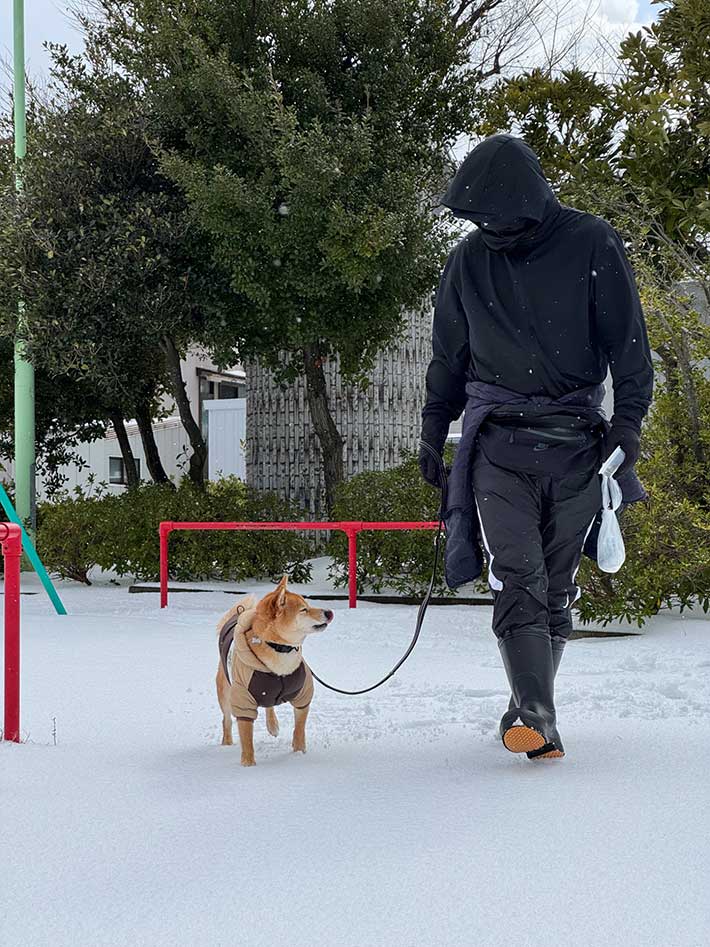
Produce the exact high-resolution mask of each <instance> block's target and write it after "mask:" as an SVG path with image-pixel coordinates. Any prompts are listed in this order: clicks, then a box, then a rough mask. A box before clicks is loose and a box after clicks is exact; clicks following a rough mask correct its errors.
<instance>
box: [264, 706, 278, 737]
mask: <svg viewBox="0 0 710 947" xmlns="http://www.w3.org/2000/svg"><path fill="white" fill-rule="evenodd" d="M266 729H267V730H268V731H269V733H270V734H271V736H272V737H277V736H278V735H279V720H278V717H277V716H276V713H275V711H274V710H273V708H272V707H269V708H268V709H267V711H266Z"/></svg>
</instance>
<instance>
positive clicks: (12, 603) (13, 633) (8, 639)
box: [0, 523, 22, 743]
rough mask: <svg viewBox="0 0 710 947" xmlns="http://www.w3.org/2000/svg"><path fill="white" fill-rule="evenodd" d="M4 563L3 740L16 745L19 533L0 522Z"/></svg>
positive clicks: (17, 738)
mask: <svg viewBox="0 0 710 947" xmlns="http://www.w3.org/2000/svg"><path fill="white" fill-rule="evenodd" d="M0 547H2V555H3V559H4V561H5V610H4V611H5V718H4V724H3V739H5V740H12V742H13V743H19V742H20V557H21V556H22V530H21V529H20V527H19V526H16V525H15V524H14V523H0Z"/></svg>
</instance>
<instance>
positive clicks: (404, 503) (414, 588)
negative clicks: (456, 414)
mask: <svg viewBox="0 0 710 947" xmlns="http://www.w3.org/2000/svg"><path fill="white" fill-rule="evenodd" d="M451 459H452V451H451V448H449V447H447V448H446V460H447V462H448V463H450V462H451ZM438 511H439V491H438V490H435V489H433V488H432V487H430V486H429V485H428V484H426V483H425V482H424V481H423V480H422V477H421V474H420V473H419V465H418V463H417V458H416V455H413V454H404V461H403V463H401V464H400V465H399V466H397V467H393V468H391V469H390V470H384V471H374V472H366V473H361V474H358V475H357V476H355V477H352V478H351V479H350V480H348V481H347V483H344V484H341V486H340V487H339V488H338V492H337V496H336V503H335V508H334V509H333V513H332V518H333V519H334V520H373V521H374V520H436V519H437V518H438ZM357 542H358V556H357V585H358V591H359V592H365V591H373V592H376V593H377V592H381V591H382V589H383V588H384V587H389V588H393V589H395V590H396V591H398V592H400V593H402V594H406V595H422V594H423V593H424V591H425V590H426V588H427V587H428V585H429V580H430V578H431V570H432V565H433V561H434V532H433V531H432V530H409V531H404V530H392V531H385V530H383V531H381V532H379V531H378V532H374V531H373V532H370V533H367V532H362V533H359V534H358V541H357ZM444 543H445V540H444V542H442V549H443V547H444ZM327 551H328V554H329V555H330V556H332V558H333V563H332V565H331V567H330V572H329V575H330V578H331V579H332V580H333V581H334V582H335V584H336V585H338V586H343V585H346V584H347V581H348V549H347V540H346V538H345V536H344V535H343V534H342V533H333V536H332V539H331V541H330V543H329V544H328V550H327ZM435 591H436V592H437V593H438V594H442V595H453V594H455V593H452V592H451V591H450V590H449V589H448V588H447V586H446V584H445V582H444V579H443V567H440V568H439V575H438V581H437V583H436V586H435Z"/></svg>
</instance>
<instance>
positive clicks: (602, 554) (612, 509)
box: [597, 447, 626, 572]
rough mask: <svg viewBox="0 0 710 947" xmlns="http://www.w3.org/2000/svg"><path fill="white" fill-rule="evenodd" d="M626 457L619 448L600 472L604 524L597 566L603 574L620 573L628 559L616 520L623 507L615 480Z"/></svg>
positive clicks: (619, 489) (599, 542) (598, 549)
mask: <svg viewBox="0 0 710 947" xmlns="http://www.w3.org/2000/svg"><path fill="white" fill-rule="evenodd" d="M624 457H625V454H624V452H623V450H622V449H621V448H620V447H617V448H616V450H615V451H614V452H613V454H612V455H611V456H610V457H609V459H608V460H606V461H605V462H604V464H602V466H601V468H600V470H599V474H600V476H601V478H602V522H601V526H600V527H599V538H598V539H597V565H598V566H599V568H600V569H601V570H602V572H618V571H619V569H620V568H621V567H622V566H623V564H624V559H626V549H625V548H624V539H623V537H622V535H621V529H620V527H619V521H618V520H617V518H616V511H617V510H618V509H619V507H620V506H621V487H620V486H619V484H618V483H617V482H616V480H615V479H614V474H615V473H616V471H617V470H618V469H619V467H620V466H621V464H622V463H623V460H624Z"/></svg>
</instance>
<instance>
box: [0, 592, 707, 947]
mask: <svg viewBox="0 0 710 947" xmlns="http://www.w3.org/2000/svg"><path fill="white" fill-rule="evenodd" d="M317 585H318V590H319V591H320V593H321V594H322V592H323V585H322V581H321V582H320V583H319V584H318V583H317ZM240 587H241V588H244V589H247V588H248V589H250V590H254V591H257V592H259V593H260V594H261V593H262V592H263V591H266V589H267V588H269V586H268V585H266V584H261V585H257V584H254V583H251V584H242V586H240ZM25 588H26V589H30V590H33V591H35V590H37V591H38V594H36V595H25V596H23V598H22V607H23V628H22V636H23V679H22V686H23V705H22V726H23V733H24V734H25V736H26V742H25V743H24V744H22V745H19V746H17V745H11V744H2V745H0V797H1V799H2V825H1V826H0V866H2V883H1V884H0V943H2V944H3V945H4V944H8V945H9V944H12V945H17V947H44V945H47V947H49V945H51V947H63V945H67V947H68V945H71V947H84V945H86V947H123V945H126V947H128V945H130V947H144V945H145V947H162V945H166V947H167V945H170V947H182V945H190V947H193V945H197V947H203V945H204V947H220V945H230V947H231V945H234V944H237V945H240V944H247V943H248V944H250V945H254V947H261V945H269V947H271V945H274V944H282V943H285V942H287V943H303V942H306V943H315V944H318V945H323V947H349V945H352V947H385V945H387V947H443V945H483V947H496V945H510V944H515V945H517V947H537V945H543V944H544V945H553V947H557V945H560V947H568V945H572V944H574V945H589V947H604V945H612V944H613V945H615V947H616V945H618V944H624V945H630V947H649V945H662V947H685V945H688V947H690V945H692V947H699V945H701V944H705V943H707V942H708V929H709V927H710V899H708V896H707V895H708V890H710V884H709V883H710V851H709V849H708V844H707V839H708V832H709V830H710V816H709V815H708V813H709V811H710V806H708V779H707V749H708V745H709V739H710V719H709V711H708V707H709V706H710V700H709V698H710V683H709V680H710V677H709V673H708V672H709V670H710V650H709V648H708V642H709V640H710V639H709V637H708V632H709V630H710V629H709V628H708V621H707V620H706V618H705V616H703V615H702V613H699V614H697V615H696V614H694V613H692V614H686V616H685V617H682V616H680V615H665V616H663V617H659V618H657V619H655V620H653V621H652V622H650V623H649V625H648V627H647V631H646V632H645V634H644V635H643V636H641V637H639V636H636V637H629V638H606V639H602V638H590V639H580V640H575V641H572V642H571V643H570V644H569V646H568V648H567V653H566V654H565V657H564V660H563V663H562V667H561V670H560V673H559V676H558V710H559V717H560V729H561V732H562V735H563V738H564V741H565V746H566V749H567V756H566V758H565V759H564V760H560V761H552V760H551V761H546V762H540V761H539V762H537V763H533V762H530V761H528V760H527V759H525V758H524V757H523V758H522V759H521V758H520V757H518V756H516V755H513V754H511V753H508V752H507V751H506V750H505V749H504V748H503V747H502V745H501V743H500V741H499V740H498V739H497V737H496V725H497V722H498V719H499V717H500V714H501V713H502V712H503V710H504V709H505V706H506V704H507V697H508V695H507V689H506V685H505V679H504V675H503V671H502V669H501V666H500V662H499V658H498V653H497V648H496V646H495V641H494V639H493V636H492V634H491V632H490V630H489V628H490V607H489V606H478V607H472V606H442V607H434V606H432V607H431V608H430V610H429V612H428V614H427V618H426V621H425V625H424V630H423V633H422V638H421V640H420V643H419V645H418V647H417V649H416V650H415V652H414V654H413V655H412V657H411V658H410V660H409V662H408V663H407V664H406V665H405V666H404V667H403V668H402V669H401V671H400V672H399V673H398V675H397V677H396V678H394V680H392V681H390V682H389V683H388V684H387V685H385V686H384V687H383V688H382V689H380V690H379V691H376V692H374V693H372V694H368V695H365V696H364V697H358V698H353V697H341V696H339V695H336V694H332V693H330V692H327V691H324V690H323V689H322V688H320V687H319V686H318V685H316V688H317V690H316V695H315V699H314V703H313V709H312V713H311V716H310V719H309V725H308V739H309V752H308V753H307V754H306V756H302V755H300V754H298V755H296V754H293V753H291V751H290V719H291V713H290V709H289V708H280V710H279V718H280V721H281V735H280V736H279V737H278V738H277V739H273V738H272V737H269V736H268V734H267V733H266V729H265V723H264V718H263V715H262V716H261V717H260V720H259V723H258V724H257V730H256V740H255V743H256V758H257V766H256V767H253V768H250V769H245V768H242V767H241V766H240V765H239V748H238V746H236V745H235V746H234V747H221V746H219V741H220V738H221V718H220V712H219V709H218V706H217V701H216V697H215V694H214V683H213V681H214V673H215V670H216V666H217V645H216V635H215V625H216V622H217V619H218V618H219V616H220V615H221V614H222V613H223V612H224V611H226V609H227V608H228V607H229V605H230V604H231V603H233V601H234V597H233V596H228V595H225V594H224V591H222V590H220V589H219V588H217V589H216V590H215V591H212V592H207V593H202V594H185V593H179V594H174V595H173V596H171V603H170V607H169V608H168V609H167V610H165V611H163V612H161V611H160V610H159V608H158V596H157V595H155V594H143V595H129V594H127V589H126V587H125V585H124V586H122V587H117V586H115V585H111V584H109V583H108V582H107V581H105V580H104V581H103V582H99V584H97V585H95V586H94V587H92V588H84V587H80V586H77V585H74V584H71V583H60V591H61V595H62V596H63V598H64V600H65V603H66V605H67V607H68V609H69V611H70V615H69V616H68V617H58V616H55V615H54V614H53V613H52V610H51V606H50V605H49V603H48V601H47V600H46V598H45V597H44V595H43V594H41V592H40V591H39V587H38V586H37V585H36V581H35V579H34V577H29V578H28V579H27V580H26V582H25ZM324 606H325V607H330V608H333V609H334V610H335V612H336V615H335V619H334V622H333V624H332V625H331V626H330V628H329V629H328V631H327V632H325V633H324V634H322V635H318V636H314V637H313V638H311V639H309V640H308V641H307V642H306V647H305V650H306V656H307V658H308V660H310V662H311V664H312V665H313V667H314V668H315V669H316V670H317V672H318V673H319V674H320V675H321V676H323V677H325V678H326V679H328V680H331V681H332V682H333V683H336V684H338V685H340V686H342V687H358V686H363V685H366V684H369V683H372V682H374V681H375V680H377V679H378V678H379V677H381V676H382V675H383V674H384V673H385V672H386V671H388V670H389V668H390V667H391V666H392V665H393V664H394V663H395V661H396V659H397V658H398V657H399V656H400V654H401V653H402V651H403V650H404V648H405V647H406V644H407V642H408V640H409V637H410V635H411V632H412V628H413V623H414V619H415V614H416V608H414V607H409V606H392V605H390V606H386V605H378V604H368V603H361V604H360V605H359V606H358V608H357V610H355V611H349V610H348V609H347V607H346V603H345V602H336V603H333V602H328V603H324ZM617 630H618V629H617ZM54 718H56V731H57V745H56V746H55V745H54V741H53V735H52V731H53V726H54V722H53V721H54ZM235 737H236V728H235Z"/></svg>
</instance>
